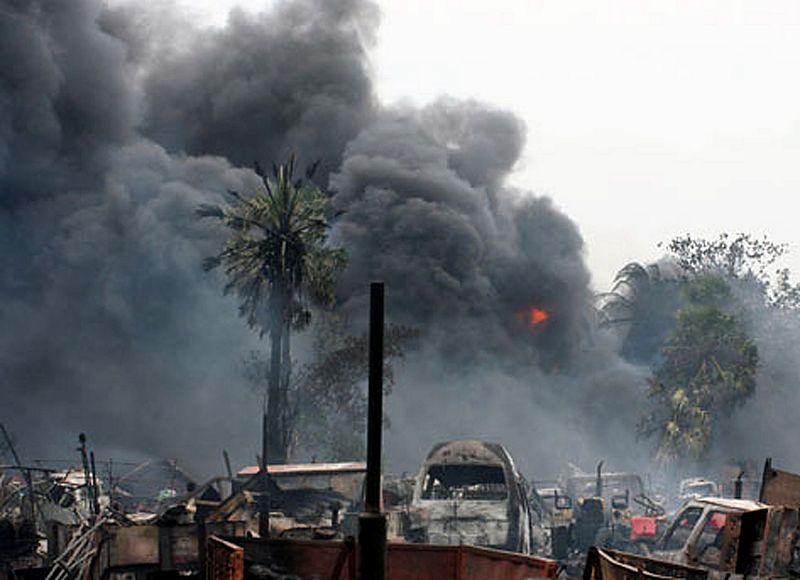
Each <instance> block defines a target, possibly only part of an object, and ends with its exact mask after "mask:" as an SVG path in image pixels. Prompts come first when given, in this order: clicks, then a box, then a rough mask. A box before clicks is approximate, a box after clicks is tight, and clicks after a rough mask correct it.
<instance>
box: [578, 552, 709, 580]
mask: <svg viewBox="0 0 800 580" xmlns="http://www.w3.org/2000/svg"><path fill="white" fill-rule="evenodd" d="M583 578H584V580H634V579H649V580H664V579H674V578H685V579H687V580H706V579H707V578H708V572H707V571H705V570H700V569H698V568H691V567H689V566H682V565H680V564H673V563H669V562H661V561H658V560H653V559H651V558H646V557H644V556H637V555H634V554H627V553H624V552H616V551H613V550H601V549H599V548H594V547H593V548H591V549H590V550H589V554H588V555H587V557H586V567H585V568H584V572H583Z"/></svg>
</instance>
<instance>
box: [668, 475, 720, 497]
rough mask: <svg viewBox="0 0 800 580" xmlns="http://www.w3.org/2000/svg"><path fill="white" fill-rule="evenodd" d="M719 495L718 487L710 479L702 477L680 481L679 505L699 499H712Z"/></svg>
mask: <svg viewBox="0 0 800 580" xmlns="http://www.w3.org/2000/svg"><path fill="white" fill-rule="evenodd" d="M718 495H719V487H718V486H717V484H716V483H714V482H713V481H711V480H710V479H705V478H703V477H692V478H689V479H684V480H683V481H681V484H680V488H679V491H678V499H679V500H680V502H681V503H684V502H687V501H689V500H692V499H697V498H701V497H713V496H718Z"/></svg>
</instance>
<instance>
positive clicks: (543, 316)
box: [530, 306, 550, 326]
mask: <svg viewBox="0 0 800 580" xmlns="http://www.w3.org/2000/svg"><path fill="white" fill-rule="evenodd" d="M549 318H550V313H549V312H547V310H544V309H542V308H537V307H536V306H531V310H530V321H531V324H532V325H533V326H537V325H539V324H543V323H544V322H547V320H548V319H549Z"/></svg>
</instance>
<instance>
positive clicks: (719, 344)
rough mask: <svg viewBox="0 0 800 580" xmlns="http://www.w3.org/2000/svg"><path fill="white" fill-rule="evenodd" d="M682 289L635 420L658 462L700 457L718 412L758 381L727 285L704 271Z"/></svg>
mask: <svg viewBox="0 0 800 580" xmlns="http://www.w3.org/2000/svg"><path fill="white" fill-rule="evenodd" d="M685 289H686V294H687V298H688V305H687V306H685V307H683V308H681V309H679V310H678V311H677V313H676V324H675V329H674V331H673V333H672V334H671V336H670V337H669V338H668V339H667V340H666V341H665V344H664V346H663V350H662V355H663V358H662V361H661V363H660V364H659V365H658V366H657V367H656V368H655V370H654V374H653V377H652V378H651V379H650V387H649V389H648V393H647V394H648V399H649V407H648V409H647V410H646V411H645V413H644V414H643V415H642V417H641V419H640V422H639V432H640V434H641V435H642V436H644V437H647V438H654V439H656V441H657V453H656V457H657V459H658V461H659V462H661V463H679V462H691V461H700V460H703V459H704V458H705V457H706V455H707V454H708V451H709V450H710V447H711V444H712V442H713V435H714V427H715V423H716V420H717V418H718V417H719V416H720V415H723V414H727V413H729V412H730V411H731V410H732V409H733V408H735V407H737V406H738V405H741V404H742V403H744V402H745V401H746V400H747V399H748V398H749V397H750V396H752V394H753V393H754V391H755V386H756V371H757V368H758V350H757V348H756V346H755V344H754V343H753V342H752V341H751V340H750V338H749V337H748V336H747V334H746V333H745V331H744V327H743V325H742V323H741V322H740V321H739V320H738V319H737V318H736V317H735V316H734V315H733V314H732V313H731V310H732V305H733V299H732V296H731V290H730V286H729V285H728V283H727V282H726V281H725V279H723V278H722V277H720V276H709V275H704V276H699V277H697V278H694V279H691V280H689V281H687V284H686V287H685Z"/></svg>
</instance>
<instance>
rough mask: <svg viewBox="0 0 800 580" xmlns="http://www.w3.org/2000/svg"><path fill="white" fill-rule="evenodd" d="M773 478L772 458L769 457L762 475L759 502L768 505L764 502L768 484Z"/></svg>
mask: <svg viewBox="0 0 800 580" xmlns="http://www.w3.org/2000/svg"><path fill="white" fill-rule="evenodd" d="M772 478H773V474H772V457H767V459H766V460H765V461H764V472H763V473H762V474H761V488H760V489H759V490H758V501H760V502H762V503H766V502H765V501H764V497H765V496H764V494H765V493H766V489H767V484H768V483H769V481H770V479H772Z"/></svg>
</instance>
